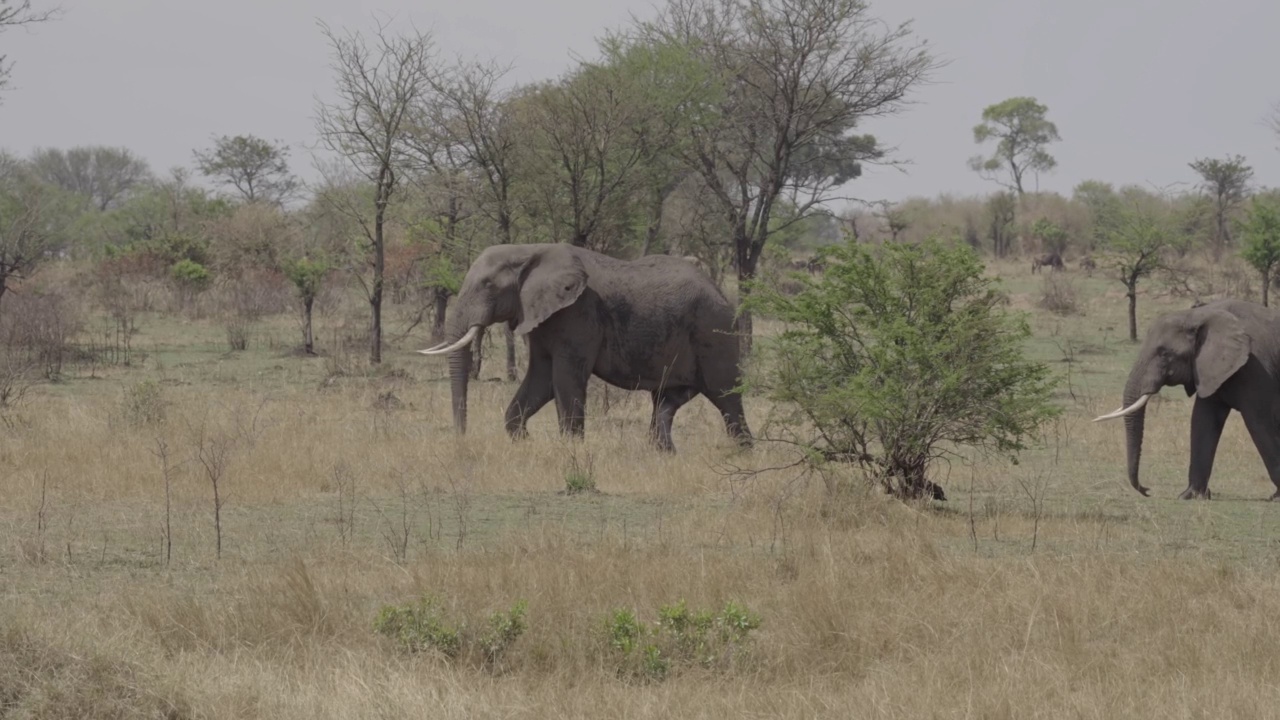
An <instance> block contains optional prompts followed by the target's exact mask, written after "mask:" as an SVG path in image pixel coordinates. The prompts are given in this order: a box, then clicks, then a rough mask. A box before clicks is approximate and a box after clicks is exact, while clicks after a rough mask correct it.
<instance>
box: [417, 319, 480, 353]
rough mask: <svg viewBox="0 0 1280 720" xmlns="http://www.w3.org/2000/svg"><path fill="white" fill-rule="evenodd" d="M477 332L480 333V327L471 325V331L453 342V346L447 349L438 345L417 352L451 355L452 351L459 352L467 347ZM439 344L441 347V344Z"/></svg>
mask: <svg viewBox="0 0 1280 720" xmlns="http://www.w3.org/2000/svg"><path fill="white" fill-rule="evenodd" d="M479 332H480V326H479V325H472V326H471V329H470V330H468V331H467V334H466V335H463V336H462V337H460V338H458V341H457V342H455V343H454V344H452V345H449V346H447V347H440V345H437V346H435V347H433V348H427V349H426V350H419V351H418V352H420V353H422V354H423V355H444V354H447V353H451V352H453V351H454V350H461V349H462V348H464V347H466V346H467V345H469V344H470V343H471V341H472V340H475V339H476V334H478V333H479ZM441 344H442V345H443V343H441Z"/></svg>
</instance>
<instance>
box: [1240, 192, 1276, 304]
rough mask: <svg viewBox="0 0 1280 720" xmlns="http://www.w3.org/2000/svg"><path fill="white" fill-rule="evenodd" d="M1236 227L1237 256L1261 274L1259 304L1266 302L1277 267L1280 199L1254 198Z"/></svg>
mask: <svg viewBox="0 0 1280 720" xmlns="http://www.w3.org/2000/svg"><path fill="white" fill-rule="evenodd" d="M1240 229H1241V231H1242V232H1243V234H1244V248H1242V249H1241V252H1240V255H1241V257H1243V258H1244V260H1245V262H1247V263H1249V265H1250V266H1252V267H1253V269H1255V270H1257V271H1258V273H1259V274H1260V275H1261V276H1262V304H1263V305H1269V304H1270V303H1269V302H1268V300H1269V297H1270V293H1269V291H1270V288H1271V278H1272V276H1273V275H1274V274H1275V271H1276V268H1277V267H1278V266H1280V201H1278V200H1277V198H1275V197H1261V196H1260V197H1255V198H1254V199H1253V203H1252V205H1251V206H1250V207H1249V215H1248V217H1247V219H1246V220H1245V222H1244V224H1243V225H1242V226H1241V228H1240Z"/></svg>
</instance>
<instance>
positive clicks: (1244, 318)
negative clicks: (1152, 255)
mask: <svg viewBox="0 0 1280 720" xmlns="http://www.w3.org/2000/svg"><path fill="white" fill-rule="evenodd" d="M1171 385H1181V386H1183V388H1185V390H1186V392H1187V395H1188V396H1191V395H1195V396H1196V399H1195V405H1194V406H1193V407H1192V409H1191V463H1190V467H1189V469H1188V472H1187V489H1186V490H1184V491H1183V492H1182V494H1181V495H1180V496H1179V497H1181V498H1182V499H1184V500H1190V499H1196V498H1203V499H1206V500H1207V499H1209V498H1210V497H1211V494H1210V492H1209V475H1210V473H1211V472H1212V471H1213V459H1214V456H1215V455H1216V454H1217V450H1218V439H1219V438H1220V437H1221V435H1222V428H1223V426H1224V425H1225V424H1226V422H1227V416H1228V415H1230V414H1231V411H1232V410H1235V411H1236V412H1238V413H1240V416H1241V417H1242V418H1243V419H1244V424H1245V427H1246V428H1247V429H1248V430H1249V435H1250V436H1251V437H1252V438H1253V444H1254V446H1255V447H1256V448H1257V449H1258V454H1259V455H1261V456H1262V461H1263V463H1264V464H1265V465H1266V467H1267V473H1268V474H1269V475H1270V477H1271V482H1272V483H1273V484H1275V486H1276V492H1275V493H1274V494H1272V496H1271V499H1272V500H1280V312H1278V311H1276V310H1273V309H1271V308H1267V307H1263V306H1262V305H1259V304H1257V303H1251V302H1247V301H1244V300H1236V299H1224V300H1214V301H1212V302H1208V303H1203V304H1198V305H1197V306H1196V307H1193V308H1191V309H1189V310H1179V311H1175V312H1170V313H1166V314H1164V315H1161V316H1160V317H1158V318H1156V319H1155V320H1154V321H1153V322H1152V323H1151V327H1150V328H1149V329H1148V330H1147V336H1146V339H1145V340H1144V341H1143V344H1142V347H1141V349H1140V350H1139V351H1138V357H1137V359H1135V360H1134V363H1133V367H1132V369H1131V370H1130V371H1129V379H1128V381H1127V382H1126V383H1125V386H1124V404H1123V406H1122V407H1121V408H1120V409H1119V410H1116V411H1115V412H1112V413H1108V414H1106V415H1101V416H1099V417H1097V418H1095V419H1094V421H1095V422H1097V421H1102V420H1111V419H1114V418H1120V417H1123V418H1124V422H1125V441H1126V443H1125V444H1126V453H1127V460H1128V471H1129V484H1130V485H1132V486H1133V488H1134V489H1135V490H1137V491H1138V492H1139V493H1142V494H1143V495H1144V496H1145V495H1148V494H1149V493H1148V489H1147V488H1145V487H1143V486H1142V484H1141V483H1139V482H1138V465H1139V460H1140V458H1141V456H1142V432H1143V428H1144V423H1145V419H1146V410H1145V409H1144V408H1145V406H1146V404H1147V401H1148V400H1150V399H1151V396H1152V395H1155V394H1156V393H1158V392H1160V389H1161V388H1162V387H1165V386H1171Z"/></svg>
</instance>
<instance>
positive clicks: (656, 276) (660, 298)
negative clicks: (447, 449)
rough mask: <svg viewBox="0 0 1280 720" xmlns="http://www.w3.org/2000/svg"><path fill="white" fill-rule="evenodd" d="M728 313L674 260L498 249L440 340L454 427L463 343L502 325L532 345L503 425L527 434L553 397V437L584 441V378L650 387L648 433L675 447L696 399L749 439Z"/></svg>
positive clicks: (462, 381)
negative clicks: (679, 424) (683, 416)
mask: <svg viewBox="0 0 1280 720" xmlns="http://www.w3.org/2000/svg"><path fill="white" fill-rule="evenodd" d="M733 316H734V312H733V306H732V305H730V303H729V302H728V300H726V299H725V297H724V295H723V294H721V292H720V290H719V288H717V287H716V286H715V283H713V282H712V281H711V278H710V277H708V276H707V275H706V274H705V273H703V272H702V271H700V270H699V269H697V268H696V267H694V265H693V264H692V263H690V262H688V261H686V260H684V259H682V258H678V257H671V256H666V255H651V256H648V257H643V258H640V259H638V260H631V261H627V260H618V259H615V258H611V257H609V256H607V255H602V254H600V253H596V252H592V251H590V250H586V249H583V248H578V247H573V246H571V245H559V244H536V245H495V246H493V247H490V248H486V249H485V250H484V251H483V252H482V253H480V255H479V257H477V258H476V260H475V262H474V263H472V265H471V269H470V270H468V272H467V276H466V278H465V279H464V280H463V282H462V288H461V290H460V291H459V293H458V298H457V300H456V301H455V303H454V307H453V313H452V316H451V317H450V318H449V321H448V324H447V337H448V338H449V339H448V340H446V341H445V342H444V343H441V344H440V345H438V346H436V347H434V348H430V349H427V350H422V351H420V352H422V353H423V354H427V355H441V354H448V355H449V372H450V377H451V380H452V383H453V385H452V395H453V419H454V427H455V429H456V430H457V431H458V432H459V433H462V432H466V426H467V382H468V378H469V370H470V363H471V353H470V352H469V351H468V350H467V346H468V345H469V344H470V342H471V341H472V340H473V339H474V338H475V336H476V334H477V333H478V332H479V331H480V330H481V329H482V328H484V327H487V326H489V325H492V324H494V323H499V322H506V323H508V324H509V325H510V327H511V328H512V329H513V330H514V331H515V333H516V334H517V335H525V336H526V337H527V339H528V346H529V370H528V372H527V373H526V374H525V377H524V380H523V381H521V383H520V387H519V389H518V390H516V394H515V397H514V398H513V399H512V400H511V404H510V405H509V406H508V407H507V412H506V429H507V432H508V433H510V434H511V435H512V436H513V437H521V436H524V435H525V434H526V430H525V426H526V423H527V422H528V420H529V418H530V417H532V416H533V415H534V413H536V412H538V410H540V409H541V408H542V407H543V406H544V405H546V404H547V403H548V402H551V401H553V400H554V401H555V404H556V412H557V414H558V415H559V418H560V429H561V431H562V432H565V433H569V434H573V435H582V434H583V433H584V430H585V416H584V413H583V409H584V407H585V404H586V393H587V381H588V380H589V379H590V377H591V376H592V375H595V376H596V377H599V378H600V379H602V380H604V381H605V382H607V383H609V384H610V385H614V386H616V387H619V388H623V389H625V390H644V391H648V392H649V394H650V396H651V397H652V400H653V415H652V418H651V420H650V434H651V437H652V439H653V440H654V441H655V442H656V443H657V445H658V446H659V447H660V448H662V449H664V450H674V449H675V446H674V444H673V443H672V440H671V425H672V421H673V420H674V418H675V414H676V411H677V410H679V409H680V406H682V405H684V404H685V403H687V402H688V401H689V400H692V399H693V398H694V397H696V396H698V395H703V396H705V397H706V398H707V399H708V400H710V401H711V403H712V404H713V405H715V407H716V409H717V410H719V411H720V414H721V416H722V417H723V418H724V423H725V428H726V429H727V430H728V432H729V434H730V435H731V436H732V437H734V438H736V439H737V440H738V441H739V443H741V444H742V445H750V444H751V442H752V437H751V431H750V430H749V429H748V427H747V421H746V417H745V415H744V413H743V409H742V396H741V394H740V393H739V392H738V390H737V387H738V383H739V366H738V354H739V350H738V338H737V336H736V335H735V334H734V332H733V324H734V322H733Z"/></svg>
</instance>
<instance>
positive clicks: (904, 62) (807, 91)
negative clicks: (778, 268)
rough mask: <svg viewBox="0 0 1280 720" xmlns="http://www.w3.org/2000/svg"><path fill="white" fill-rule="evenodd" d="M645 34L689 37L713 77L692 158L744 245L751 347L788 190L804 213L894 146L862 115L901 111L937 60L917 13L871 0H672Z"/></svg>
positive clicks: (696, 115) (687, 154)
mask: <svg viewBox="0 0 1280 720" xmlns="http://www.w3.org/2000/svg"><path fill="white" fill-rule="evenodd" d="M638 31H639V35H640V37H641V38H643V39H644V41H646V42H650V43H659V44H661V43H669V44H673V45H675V46H677V47H680V48H683V49H684V51H685V52H686V53H687V54H688V56H689V58H690V59H691V61H693V62H697V63H700V64H701V67H702V68H704V69H705V71H706V74H707V77H708V78H709V79H710V80H711V82H710V86H711V88H712V92H711V93H710V94H709V96H708V99H706V100H703V101H701V102H698V103H691V104H690V106H689V107H688V108H685V110H684V112H685V114H686V115H687V116H688V120H687V121H686V122H685V124H684V125H685V128H684V130H683V131H682V135H683V137H681V138H680V139H679V142H676V143H674V147H675V148H676V150H677V152H678V153H679V156H680V158H681V160H682V162H683V163H684V164H685V165H686V166H687V167H688V168H689V169H690V170H691V171H692V172H694V173H696V174H697V175H699V176H700V178H701V180H702V181H703V182H704V183H705V184H706V185H707V187H708V188H709V189H710V190H711V197H712V198H713V199H714V202H715V205H716V206H717V207H718V209H719V212H720V213H721V214H722V216H723V217H724V218H725V221H726V225H727V227H728V228H729V231H730V235H731V237H732V239H733V245H734V266H735V267H736V269H737V273H738V281H739V289H738V300H739V304H740V308H739V320H738V327H737V329H738V332H739V333H740V334H741V335H742V343H743V351H744V353H749V352H750V349H751V331H752V321H751V309H750V306H749V305H745V304H743V302H744V300H745V299H746V297H747V295H748V294H749V293H750V281H751V280H752V279H753V278H755V277H756V274H757V267H758V264H759V260H760V256H761V253H762V252H763V251H764V247H765V243H766V242H767V241H768V239H769V234H770V233H771V232H775V231H778V230H781V229H782V228H781V227H780V226H779V225H778V224H777V223H775V222H774V221H773V215H774V209H775V206H776V204H777V203H778V200H779V199H780V198H785V199H786V200H787V201H788V202H789V203H790V204H791V206H792V207H794V212H793V213H792V214H791V216H790V221H791V222H795V221H799V220H801V219H803V218H805V217H808V216H809V215H811V214H812V213H814V212H816V211H818V210H819V209H820V205H821V203H823V202H824V201H826V200H830V199H832V198H833V197H834V196H835V191H836V189H837V188H838V187H839V186H841V185H843V184H844V183H845V182H847V181H849V180H852V179H854V178H856V177H858V176H859V175H860V174H861V163H862V162H865V161H869V160H878V159H881V158H882V157H884V151H883V150H882V149H881V148H880V147H879V145H878V144H877V143H876V140H875V138H874V137H872V136H870V135H858V134H855V133H854V131H855V129H856V128H857V127H858V126H859V124H860V123H862V122H863V121H865V120H867V119H870V118H876V117H883V116H889V115H893V114H896V113H898V112H900V111H901V110H902V109H903V108H904V107H905V105H906V103H907V96H908V93H909V92H910V91H911V90H912V88H914V87H915V86H916V85H917V84H919V83H920V82H922V81H924V80H926V79H927V78H928V76H929V75H930V73H931V71H933V70H934V69H935V68H936V67H938V63H937V61H936V60H935V59H934V58H933V57H932V56H931V55H930V54H929V52H927V50H926V48H925V47H924V44H923V43H922V42H919V41H917V40H916V39H915V37H914V35H913V33H912V30H911V27H910V24H902V25H898V26H896V27H886V26H885V25H884V24H883V23H882V22H880V21H879V20H878V19H876V18H874V17H872V15H871V14H870V12H869V10H868V6H867V5H866V3H864V2H862V1H861V0H667V3H666V5H665V7H664V8H663V9H662V11H661V12H660V14H659V17H658V18H657V19H656V20H654V21H652V22H648V23H641V24H640V25H639V26H638Z"/></svg>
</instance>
